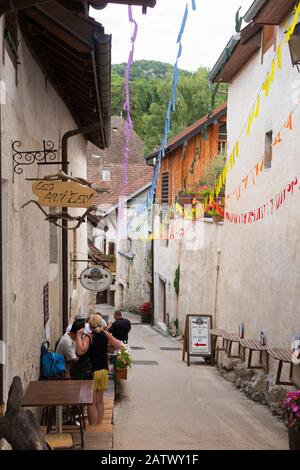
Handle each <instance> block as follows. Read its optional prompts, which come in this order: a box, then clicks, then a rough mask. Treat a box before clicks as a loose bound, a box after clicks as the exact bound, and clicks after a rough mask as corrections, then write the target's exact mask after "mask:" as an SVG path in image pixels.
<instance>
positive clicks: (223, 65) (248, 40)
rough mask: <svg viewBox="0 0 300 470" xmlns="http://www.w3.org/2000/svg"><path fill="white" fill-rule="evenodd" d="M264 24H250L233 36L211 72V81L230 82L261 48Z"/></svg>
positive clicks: (209, 77)
mask: <svg viewBox="0 0 300 470" xmlns="http://www.w3.org/2000/svg"><path fill="white" fill-rule="evenodd" d="M261 35H262V25H259V24H258V25H256V24H253V23H251V24H249V25H248V26H246V27H245V28H244V29H243V30H242V31H241V32H240V34H238V35H235V36H233V37H232V38H231V40H230V41H229V43H228V44H227V46H226V48H225V49H224V51H223V52H222V54H221V56H220V58H219V59H218V61H217V63H216V65H215V66H214V67H213V69H212V71H211V72H210V74H209V76H208V79H209V82H210V83H213V82H225V83H229V82H231V81H232V79H233V78H234V77H235V75H236V74H237V73H238V72H239V71H240V70H241V69H242V68H243V67H244V65H245V64H246V63H247V62H248V61H249V60H250V59H251V57H252V56H253V55H254V54H255V53H256V52H257V51H259V50H260V48H261Z"/></svg>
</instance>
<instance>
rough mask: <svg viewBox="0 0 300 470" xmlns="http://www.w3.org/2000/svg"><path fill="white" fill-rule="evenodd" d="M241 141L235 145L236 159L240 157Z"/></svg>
mask: <svg viewBox="0 0 300 470" xmlns="http://www.w3.org/2000/svg"><path fill="white" fill-rule="evenodd" d="M239 150H240V149H239V141H237V143H236V144H235V156H236V158H237V157H238V156H239Z"/></svg>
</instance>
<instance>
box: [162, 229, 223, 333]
mask: <svg viewBox="0 0 300 470" xmlns="http://www.w3.org/2000/svg"><path fill="white" fill-rule="evenodd" d="M186 224H187V225H186V227H188V225H190V224H191V222H189V221H187V222H186ZM222 229H223V226H222V224H215V223H213V222H212V221H210V220H205V221H197V222H195V223H193V228H192V229H190V230H187V231H186V233H185V234H184V236H183V237H182V239H174V240H169V242H168V243H166V241H164V240H155V242H154V317H155V323H157V322H162V321H163V293H162V289H163V283H164V282H165V283H166V313H167V320H168V319H169V324H170V325H172V322H174V321H175V320H176V318H178V323H179V331H180V332H181V333H183V332H184V325H185V317H186V315H187V314H196V313H197V314H199V313H202V314H210V315H213V316H214V313H215V294H216V282H217V269H216V267H217V266H218V258H219V256H218V249H219V247H220V239H221V236H222ZM170 233H174V229H173V228H172V224H171V225H170ZM177 238H178V237H177ZM179 265H180V283H179V296H178V297H177V295H176V292H175V288H174V279H175V272H176V269H177V268H178V266H179Z"/></svg>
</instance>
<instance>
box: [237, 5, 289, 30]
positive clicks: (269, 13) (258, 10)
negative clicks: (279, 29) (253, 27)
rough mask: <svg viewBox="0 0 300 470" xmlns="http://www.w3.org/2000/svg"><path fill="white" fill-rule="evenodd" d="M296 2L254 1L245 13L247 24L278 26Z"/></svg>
mask: <svg viewBox="0 0 300 470" xmlns="http://www.w3.org/2000/svg"><path fill="white" fill-rule="evenodd" d="M296 3H298V0H255V1H254V2H253V4H252V5H251V7H250V8H249V10H248V11H247V13H246V15H245V17H244V20H245V21H246V22H247V23H250V22H251V21H253V22H254V23H255V24H265V25H280V24H281V23H282V22H283V21H284V19H285V18H286V17H287V16H288V15H289V14H290V13H291V12H292V10H293V8H294V6H295V5H296Z"/></svg>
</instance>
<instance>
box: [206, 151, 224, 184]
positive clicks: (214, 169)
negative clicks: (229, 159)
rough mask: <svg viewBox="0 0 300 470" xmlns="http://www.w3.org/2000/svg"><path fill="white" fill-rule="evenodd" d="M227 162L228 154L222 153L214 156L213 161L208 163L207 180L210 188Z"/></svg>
mask: <svg viewBox="0 0 300 470" xmlns="http://www.w3.org/2000/svg"><path fill="white" fill-rule="evenodd" d="M225 162H226V156H225V155H222V154H220V155H217V156H216V157H215V158H213V159H212V160H211V162H210V163H209V164H208V165H207V167H206V171H205V181H206V184H207V185H208V186H209V187H210V188H213V187H214V185H215V182H216V181H217V178H218V176H219V175H220V173H221V171H222V170H223V168H224V165H225Z"/></svg>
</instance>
